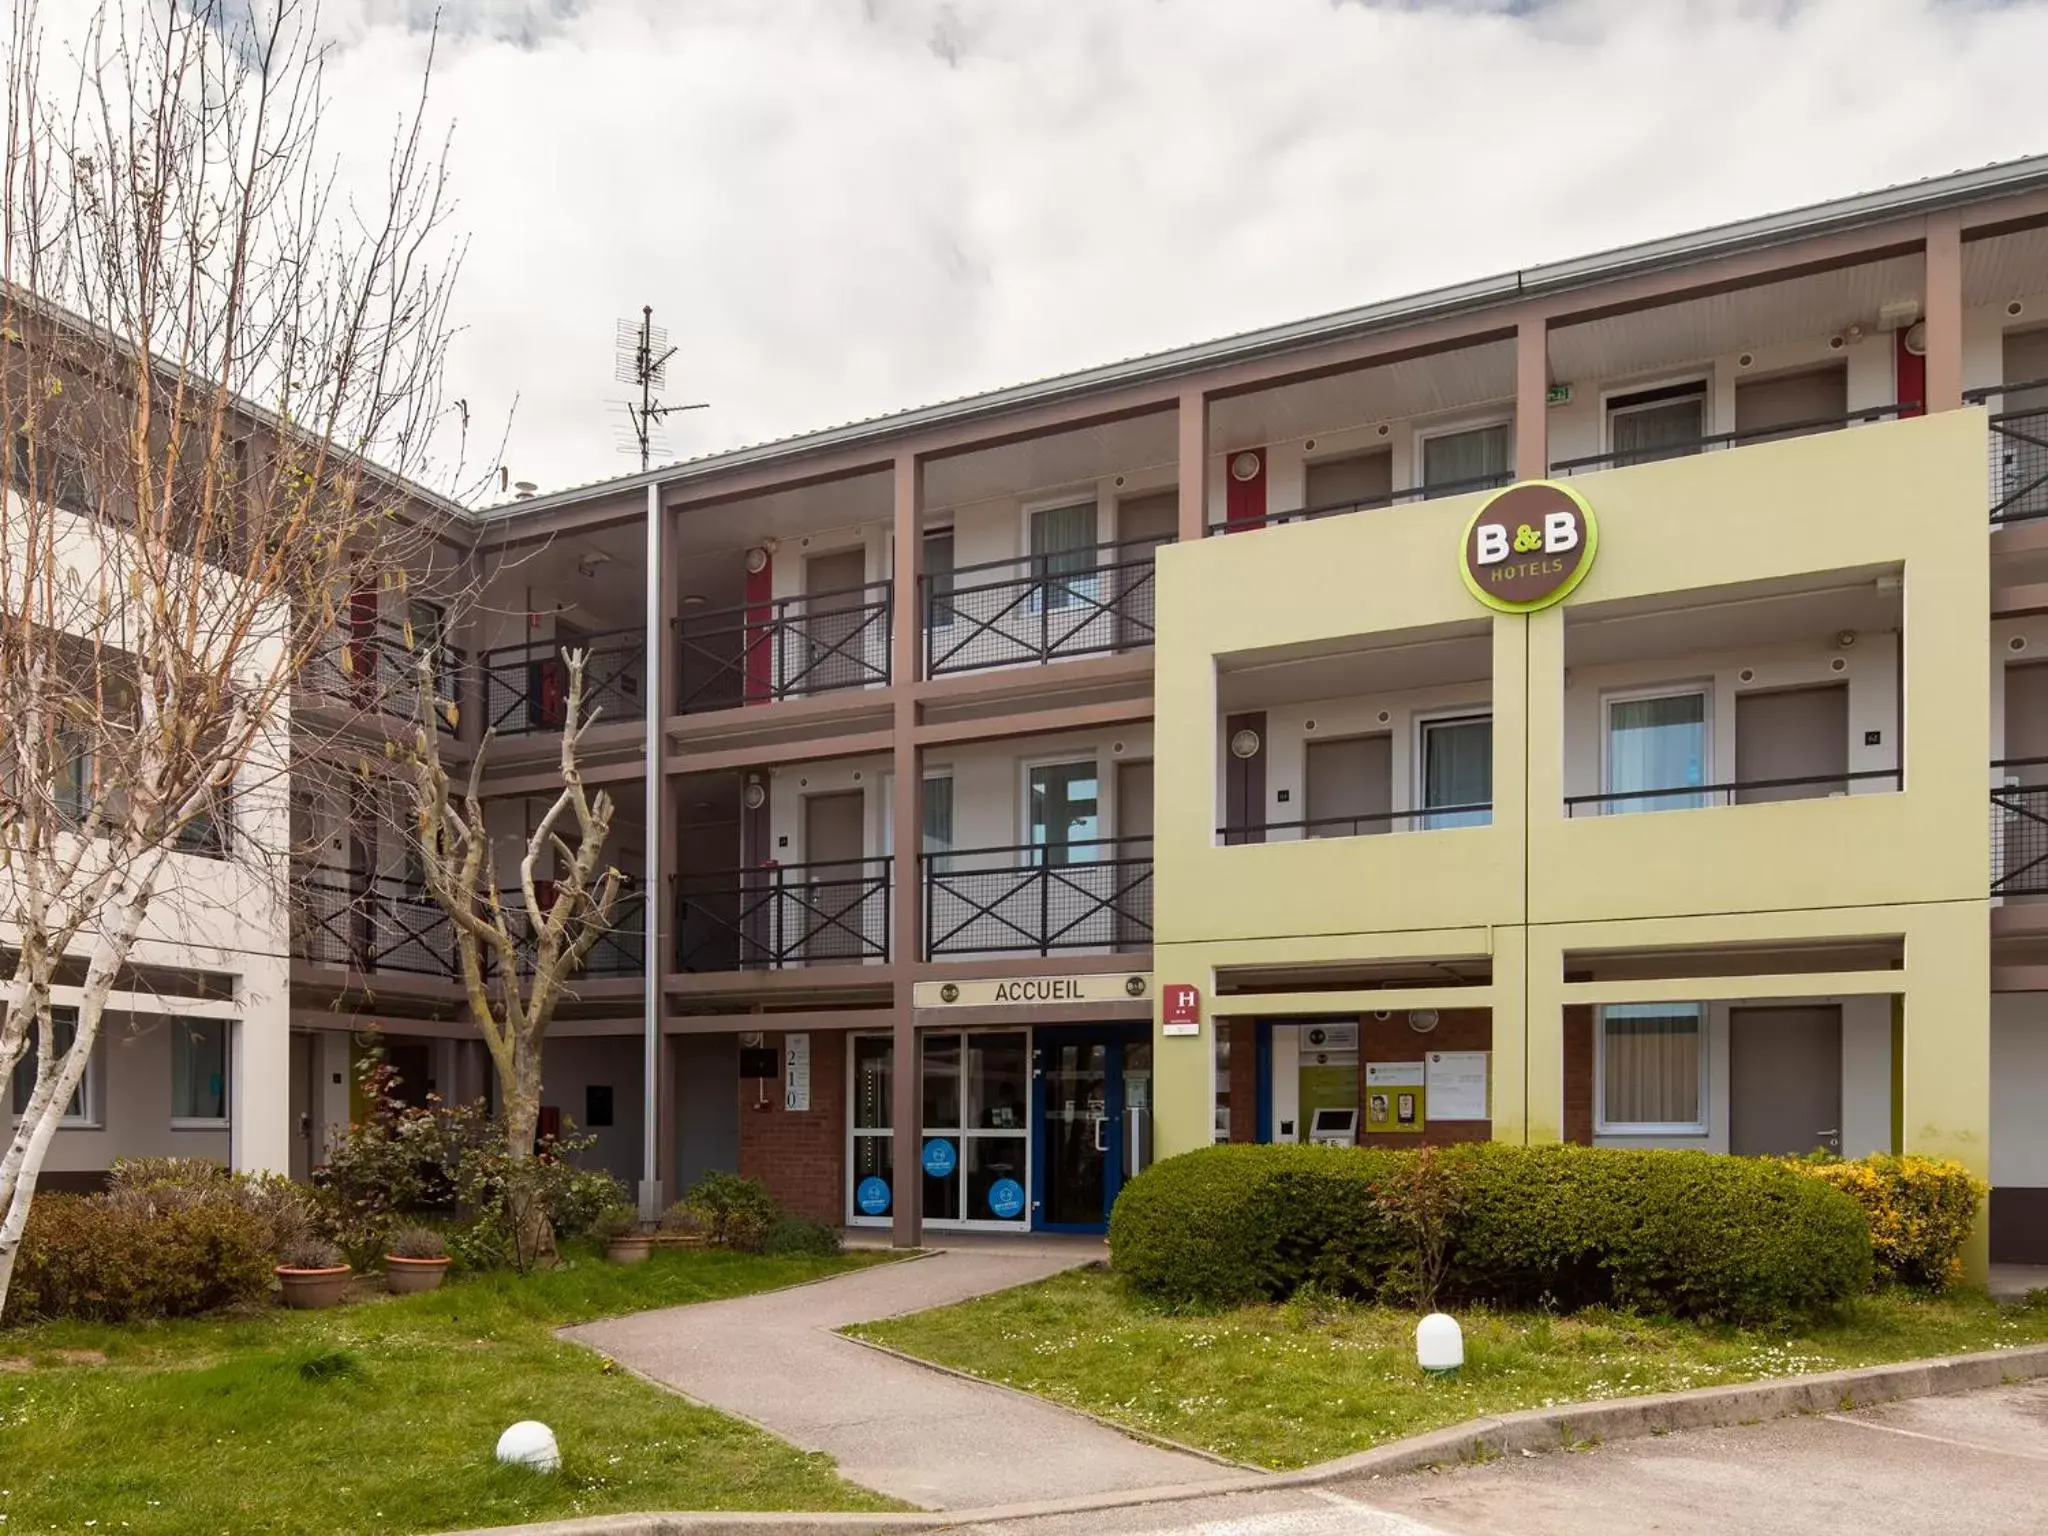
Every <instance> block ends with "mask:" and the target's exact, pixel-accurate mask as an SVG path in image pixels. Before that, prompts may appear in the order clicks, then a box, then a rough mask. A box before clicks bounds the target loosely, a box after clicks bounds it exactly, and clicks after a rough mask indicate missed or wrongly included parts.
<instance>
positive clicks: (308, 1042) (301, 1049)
mask: <svg viewBox="0 0 2048 1536" xmlns="http://www.w3.org/2000/svg"><path fill="white" fill-rule="evenodd" d="M314 1071H315V1067H314V1052H313V1037H312V1036H311V1035H307V1034H297V1033H294V1034H293V1035H292V1037H291V1090H290V1097H291V1117H292V1155H291V1176H292V1179H293V1180H294V1181H295V1182H296V1183H300V1184H303V1183H305V1182H306V1181H307V1180H308V1179H310V1178H311V1177H312V1176H313V1095H314V1092H315V1089H314V1086H313V1085H314Z"/></svg>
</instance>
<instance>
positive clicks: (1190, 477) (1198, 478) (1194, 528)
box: [1180, 389, 1209, 544]
mask: <svg viewBox="0 0 2048 1536" xmlns="http://www.w3.org/2000/svg"><path fill="white" fill-rule="evenodd" d="M1208 523H1209V399H1208V396H1206V395H1204V394H1203V393H1202V392H1201V390H1199V389H1184V390H1182V391H1181V395H1180V542H1181V543H1183V544H1192V543H1194V542H1195V540H1197V539H1199V538H1201V537H1202V533H1203V530H1204V529H1206V528H1207V526H1208Z"/></svg>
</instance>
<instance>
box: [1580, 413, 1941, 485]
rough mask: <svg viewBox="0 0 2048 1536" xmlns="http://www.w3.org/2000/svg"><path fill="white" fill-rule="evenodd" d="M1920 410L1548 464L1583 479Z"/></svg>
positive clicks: (1784, 425)
mask: <svg viewBox="0 0 2048 1536" xmlns="http://www.w3.org/2000/svg"><path fill="white" fill-rule="evenodd" d="M1919 409H1920V403H1919V402H1918V401H1917V400H1908V401H1899V402H1896V403H1894V404H1891V405H1873V406H1868V407H1866V408H1865V409H1863V410H1860V411H1850V412H1848V413H1846V414H1845V415H1841V416H1814V417H1810V418H1808V419H1807V420H1804V421H1787V422H1780V423H1779V424H1778V425H1777V426H1775V427H1752V428H1751V429H1749V430H1748V431H1745V432H1716V433H1714V434H1713V435H1711V436H1708V437H1696V438H1692V439H1689V440H1687V441H1685V442H1678V443H1664V444H1660V445H1659V446H1657V447H1655V448H1630V449H1623V450H1621V451H1618V452H1612V453H1593V454H1587V455H1586V456H1585V457H1583V458H1576V459H1555V460H1553V461H1552V462H1551V465H1550V472H1551V473H1552V474H1553V475H1583V474H1586V473H1589V472H1590V471H1592V470H1596V469H1627V468H1629V467H1630V466H1632V465H1636V464H1657V463H1662V462H1663V461H1664V460H1666V459H1689V458H1691V457H1693V456H1694V455H1695V454H1701V453H1714V452H1717V451H1719V450H1720V449H1723V448H1743V447H1747V446H1748V445H1750V444H1752V443H1774V442H1778V441H1780V440H1782V439H1785V438H1790V437H1813V436H1815V435H1817V434H1819V433H1822V432H1834V431H1838V430H1840V429H1841V428H1843V427H1854V426H1861V425H1863V424H1864V423H1866V422H1873V421H1890V420H1892V419H1893V418H1895V417H1899V416H1910V415H1912V414H1914V413H1916V412H1917V411H1919Z"/></svg>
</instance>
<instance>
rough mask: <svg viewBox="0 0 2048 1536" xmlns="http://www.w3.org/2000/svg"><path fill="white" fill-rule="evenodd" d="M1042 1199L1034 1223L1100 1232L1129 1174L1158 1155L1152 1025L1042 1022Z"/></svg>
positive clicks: (1039, 1107)
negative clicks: (1055, 1025) (1155, 1147)
mask: <svg viewBox="0 0 2048 1536" xmlns="http://www.w3.org/2000/svg"><path fill="white" fill-rule="evenodd" d="M1037 1057H1038V1064H1037V1065H1038V1070H1037V1079H1038V1082H1037V1090H1038V1091H1037V1105H1036V1108H1037V1116H1038V1126H1037V1138H1036V1140H1037V1160H1038V1179H1037V1185H1038V1199H1037V1202H1036V1206H1035V1209H1034V1210H1033V1212H1032V1217H1033V1219H1032V1226H1034V1227H1036V1228H1039V1229H1041V1230H1045V1231H1055V1232H1058V1231H1066V1232H1100V1231H1102V1230H1103V1229H1104V1228H1105V1227H1107V1226H1108V1224H1109V1211H1110V1207H1111V1206H1113V1205H1115V1204H1116V1197H1117V1196H1118V1195H1119V1194H1121V1193H1122V1192H1123V1187H1124V1184H1125V1183H1126V1181H1128V1180H1129V1179H1131V1178H1133V1177H1135V1176H1136V1175H1137V1174H1139V1173H1141V1172H1143V1171H1144V1169H1145V1168H1146V1167H1147V1166H1148V1165H1149V1164H1150V1163H1151V1161H1152V1038H1151V1031H1150V1029H1149V1027H1148V1026H1146V1025H1143V1024H1134V1025H1120V1024H1111V1025H1083V1026H1079V1027H1076V1028H1073V1029H1041V1030H1039V1031H1038V1038H1037Z"/></svg>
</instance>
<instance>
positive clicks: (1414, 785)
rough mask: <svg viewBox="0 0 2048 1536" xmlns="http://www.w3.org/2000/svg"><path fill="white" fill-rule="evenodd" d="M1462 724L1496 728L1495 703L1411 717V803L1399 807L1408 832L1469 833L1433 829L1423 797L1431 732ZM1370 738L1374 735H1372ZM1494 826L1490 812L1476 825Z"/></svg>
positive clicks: (1423, 712)
mask: <svg viewBox="0 0 2048 1536" xmlns="http://www.w3.org/2000/svg"><path fill="white" fill-rule="evenodd" d="M1461 720H1484V721H1486V722H1487V724H1489V725H1491V724H1493V723H1494V716H1493V702H1492V701H1491V700H1490V699H1489V700H1487V701H1485V702H1483V703H1478V704H1466V705H1445V706H1444V707H1442V708H1440V709H1426V710H1423V709H1419V710H1417V711H1416V712H1415V713H1414V714H1413V715H1411V716H1409V731H1410V734H1411V736H1412V738H1413V740H1412V741H1411V743H1410V746H1409V763H1408V796H1407V798H1408V800H1409V802H1410V803H1409V804H1408V805H1407V806H1406V807H1398V806H1397V807H1396V808H1395V809H1396V810H1397V811H1399V810H1405V812H1406V815H1405V818H1401V819H1405V820H1406V821H1407V822H1408V827H1407V829H1406V830H1409V831H1414V830H1418V829H1420V830H1423V831H1433V832H1455V831H1460V830H1465V829H1462V828H1458V827H1432V826H1430V824H1429V820H1428V817H1429V811H1430V807H1429V806H1428V805H1427V804H1425V803H1424V800H1423V797H1424V796H1425V795H1427V794H1428V793H1429V751H1428V742H1429V728H1430V727H1431V726H1432V725H1446V724H1450V723H1453V722H1456V721H1461ZM1367 734H1370V733H1369V732H1368V733H1367ZM1487 777H1488V780H1489V781H1491V779H1492V774H1491V773H1490V772H1489V773H1488V775H1487ZM1499 787H1500V786H1499V785H1494V786H1493V789H1492V790H1491V791H1489V792H1488V795H1487V800H1488V802H1489V804H1490V803H1491V802H1492V799H1493V792H1494V791H1497V790H1498V789H1499ZM1306 792H1307V791H1306V786H1304V789H1303V793H1304V794H1306ZM1445 814H1446V815H1452V816H1457V815H1470V814H1472V813H1471V812H1469V811H1447V812H1445ZM1492 825H1493V812H1492V811H1490V810H1489V811H1488V812H1487V813H1486V820H1485V821H1483V822H1475V823H1473V826H1475V827H1490V826H1492ZM1390 826H1391V827H1392V829H1393V830H1397V831H1398V830H1402V829H1401V828H1400V827H1399V826H1398V825H1397V824H1390Z"/></svg>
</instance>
